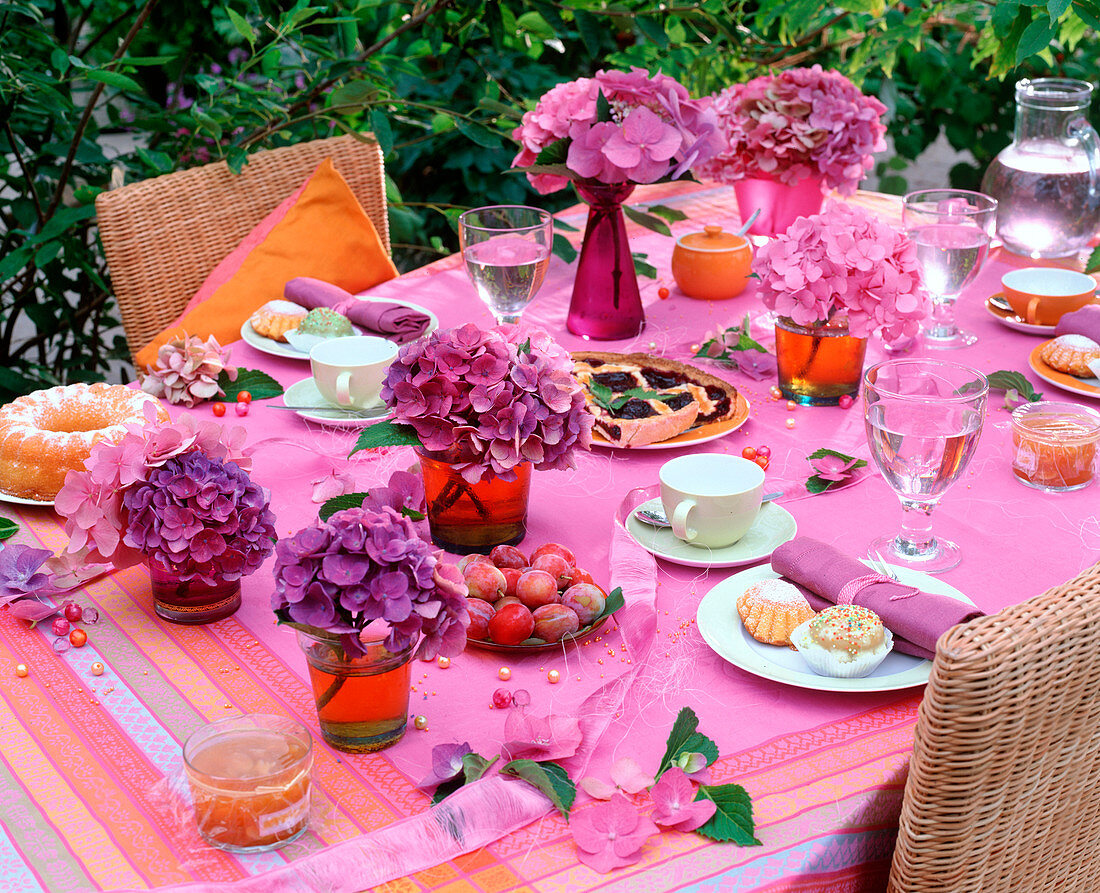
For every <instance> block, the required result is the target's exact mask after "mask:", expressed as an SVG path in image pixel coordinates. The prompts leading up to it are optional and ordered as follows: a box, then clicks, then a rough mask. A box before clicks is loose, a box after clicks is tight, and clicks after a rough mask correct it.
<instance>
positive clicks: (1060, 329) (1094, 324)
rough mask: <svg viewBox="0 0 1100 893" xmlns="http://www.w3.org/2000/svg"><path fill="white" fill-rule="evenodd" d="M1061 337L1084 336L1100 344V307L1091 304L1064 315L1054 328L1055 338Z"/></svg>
mask: <svg viewBox="0 0 1100 893" xmlns="http://www.w3.org/2000/svg"><path fill="white" fill-rule="evenodd" d="M1059 335H1084V336H1085V337H1086V338H1091V339H1092V340H1093V341H1095V342H1096V343H1097V344H1100V305H1097V304H1089V305H1088V306H1087V307H1082V308H1081V309H1080V310H1073V311H1071V312H1069V313H1066V314H1064V315H1063V316H1062V318H1061V319H1060V320H1058V325H1056V326H1055V327H1054V336H1055V337H1056V338H1057V337H1058V336H1059Z"/></svg>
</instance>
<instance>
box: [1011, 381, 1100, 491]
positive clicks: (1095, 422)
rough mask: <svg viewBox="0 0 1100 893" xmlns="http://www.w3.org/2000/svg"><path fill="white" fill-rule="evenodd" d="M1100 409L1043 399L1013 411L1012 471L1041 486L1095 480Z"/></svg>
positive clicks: (1071, 486)
mask: <svg viewBox="0 0 1100 893" xmlns="http://www.w3.org/2000/svg"><path fill="white" fill-rule="evenodd" d="M1098 440H1100V412H1097V411H1096V410H1095V409H1090V408H1089V407H1087V406H1079V405H1078V404H1076V403H1058V402H1054V401H1050V400H1042V401H1039V402H1037V403H1025V404H1024V405H1022V406H1017V407H1016V408H1015V409H1014V410H1013V411H1012V446H1013V458H1012V473H1013V474H1015V475H1016V477H1017V479H1019V480H1020V481H1021V482H1022V483H1024V484H1027V485H1028V486H1029V487H1035V488H1036V489H1037V490H1047V491H1062V490H1080V489H1081V488H1082V487H1087V486H1088V485H1089V484H1090V483H1092V479H1093V476H1094V474H1095V467H1096V443H1097V441H1098Z"/></svg>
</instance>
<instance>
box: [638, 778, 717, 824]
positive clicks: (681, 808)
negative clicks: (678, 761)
mask: <svg viewBox="0 0 1100 893" xmlns="http://www.w3.org/2000/svg"><path fill="white" fill-rule="evenodd" d="M650 796H652V797H653V806H654V809H653V821H654V822H656V823H657V824H658V825H660V826H661V827H663V828H676V829H677V830H679V831H694V830H695V829H696V828H698V827H700V826H701V825H705V824H706V823H707V822H708V821H709V820H710V817H711V816H713V815H714V811H715V810H716V809H717V808H718V806H717V804H716V803H715V802H714V801H713V800H695V799H694V797H695V788H694V786H693V785H692V783H691V781H690V780H689V779H688V777H687V776H686V775H685V774H684V770H683V769H679V768H675V767H673V768H672V769H669V770H667V771H666V772H665V774H664V775H662V776H661V780H660V781H658V782H657V784H655V785H654V786H653V790H651V791H650Z"/></svg>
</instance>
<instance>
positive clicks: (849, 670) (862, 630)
mask: <svg viewBox="0 0 1100 893" xmlns="http://www.w3.org/2000/svg"><path fill="white" fill-rule="evenodd" d="M791 642H792V643H793V644H794V647H795V648H797V649H798V653H799V654H801V655H802V657H803V658H805V660H806V663H807V664H809V665H810V669H811V670H813V671H814V672H815V673H817V674H818V675H819V676H835V677H839V678H842V679H856V678H859V677H861V676H866V675H868V674H869V673H872V672H874V670H875V668H876V667H877V666H878V665H879V664H881V663H882V662H883V661H884V660H885V659H886V655H887V654H889V653H890V649H891V648H893V647H894V637H893V635H892V634H891V633H890V630H888V629H887V628H886V627H885V626H883V625H882V620H880V619H879V616H878V614H876V613H875V612H874V611H870V610H868V609H867V608H862V607H860V606H859V605H834V606H833V607H831V608H826V609H825V610H824V611H822V612H821V613H820V614H818V615H817V616H816V617H813V618H811V619H810V620H807V621H806V622H805V623H803V624H802V625H800V626H799V627H798V629H796V630H795V631H794V632H793V633H791Z"/></svg>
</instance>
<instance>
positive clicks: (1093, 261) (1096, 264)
mask: <svg viewBox="0 0 1100 893" xmlns="http://www.w3.org/2000/svg"><path fill="white" fill-rule="evenodd" d="M1097 270H1100V245H1097V246H1096V247H1095V248H1093V249H1092V253H1091V254H1090V255H1089V259H1088V260H1087V261H1085V272H1086V273H1095V272H1096V271H1097Z"/></svg>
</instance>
